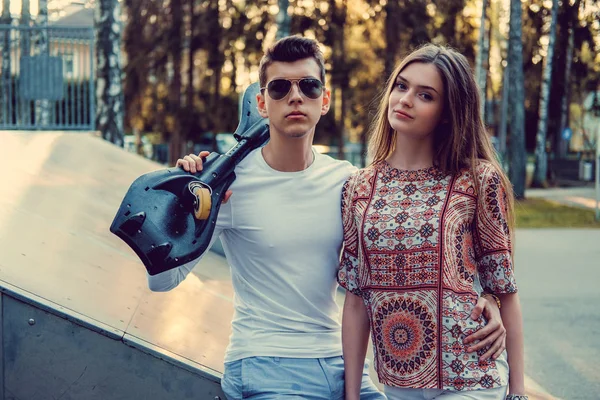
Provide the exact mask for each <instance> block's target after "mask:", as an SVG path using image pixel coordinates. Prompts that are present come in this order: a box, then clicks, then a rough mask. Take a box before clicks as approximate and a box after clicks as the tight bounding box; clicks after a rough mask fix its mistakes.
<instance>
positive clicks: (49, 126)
mask: <svg viewBox="0 0 600 400" xmlns="http://www.w3.org/2000/svg"><path fill="white" fill-rule="evenodd" d="M94 51H95V50H94V30H93V28H73V27H60V26H48V27H44V28H42V27H28V26H13V25H0V129H24V130H91V129H93V127H94V125H95V122H94V121H95V94H94V68H95V67H94Z"/></svg>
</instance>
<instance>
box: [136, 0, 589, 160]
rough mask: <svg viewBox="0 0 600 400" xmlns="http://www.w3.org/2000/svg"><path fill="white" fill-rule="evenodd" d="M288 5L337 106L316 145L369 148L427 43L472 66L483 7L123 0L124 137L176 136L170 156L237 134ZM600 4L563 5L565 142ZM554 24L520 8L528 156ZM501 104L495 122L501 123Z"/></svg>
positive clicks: (585, 77) (560, 88) (417, 0)
mask: <svg viewBox="0 0 600 400" xmlns="http://www.w3.org/2000/svg"><path fill="white" fill-rule="evenodd" d="M280 3H281V4H285V3H287V4H288V6H289V7H288V17H289V29H290V33H291V34H302V35H306V36H309V37H314V38H316V39H317V40H319V41H320V42H321V43H323V49H324V52H325V55H326V58H327V79H328V83H327V86H328V88H329V89H330V90H331V91H332V95H333V104H332V110H331V112H330V113H329V114H328V115H327V116H326V117H324V118H323V119H322V121H321V123H320V124H319V126H318V129H317V133H316V141H317V142H318V143H322V144H330V145H343V144H344V143H347V142H348V141H351V142H359V143H360V142H363V143H364V142H365V141H366V133H367V132H368V129H369V125H370V123H371V118H372V117H373V115H374V110H375V109H376V107H377V106H378V95H379V94H380V93H381V91H382V90H383V88H384V87H385V84H386V79H387V78H388V76H389V74H390V73H391V71H392V70H393V69H394V67H395V66H396V65H397V63H398V62H399V61H400V60H401V58H402V56H403V55H405V54H406V53H407V52H409V51H411V50H412V49H414V48H415V47H417V46H419V45H421V44H423V43H425V42H428V41H433V42H435V43H444V44H449V45H451V46H453V47H455V48H457V49H458V50H460V51H461V52H462V53H463V54H465V55H466V56H467V58H468V59H469V60H471V62H472V63H473V66H475V58H476V51H477V49H478V47H477V45H476V43H477V40H478V28H479V25H480V22H479V20H480V17H481V9H479V8H478V7H480V6H481V3H482V2H481V1H477V0H447V1H437V2H436V1H433V0H289V1H281V0H124V8H125V13H126V21H127V23H126V26H125V34H124V49H125V53H126V57H125V60H126V64H125V82H124V88H125V89H124V92H125V101H126V130H127V131H128V132H132V131H136V130H137V131H139V132H157V133H160V134H162V136H163V138H164V139H165V140H175V139H177V140H178V141H179V142H180V144H181V146H179V145H177V146H178V149H179V148H180V150H179V152H178V154H173V155H172V159H173V158H176V157H178V156H179V155H181V152H183V151H191V149H188V148H187V147H186V146H185V144H186V143H187V142H188V141H192V142H202V141H203V140H206V136H207V135H208V136H209V137H210V135H211V134H212V133H217V132H231V131H233V130H234V129H235V126H236V125H237V104H238V98H239V94H240V93H241V91H242V90H243V89H244V88H245V87H246V86H247V85H248V84H250V83H251V82H253V81H256V80H257V79H258V73H257V72H258V63H259V61H260V58H261V56H262V54H263V51H264V49H265V48H266V47H267V46H269V45H270V44H272V43H273V42H274V40H275V38H276V37H277V34H278V33H277V26H278V25H277V17H278V15H281V14H280V13H279V11H280V10H279V5H280ZM489 3H490V6H489V7H490V10H501V9H502V8H503V7H506V2H505V1H504V0H489ZM598 7H600V6H599V5H598V1H596V0H564V1H561V2H560V8H559V14H558V24H557V36H556V51H555V52H554V63H553V66H554V68H553V69H552V83H553V84H552V89H551V93H550V99H549V112H548V115H549V119H548V138H549V140H551V141H553V140H555V138H556V137H557V135H558V130H559V125H560V110H561V99H562V98H563V97H564V95H565V93H566V88H568V87H571V86H572V87H573V90H572V91H571V93H573V95H574V96H578V95H579V94H580V93H582V94H583V93H585V92H586V90H591V88H592V87H595V86H597V85H598V82H600V80H599V78H598V77H599V76H600V67H598V65H599V63H598V52H599V51H600V27H599V26H598V23H597V20H598V13H597V11H594V10H598ZM176 9H177V10H176ZM506 12H507V10H506ZM492 15H502V13H501V12H500V11H493V13H492V14H491V16H490V20H489V26H490V28H489V29H492V30H493V32H492V33H490V71H489V82H490V88H489V89H488V97H489V100H490V101H491V104H495V105H497V106H498V105H499V104H500V101H501V94H502V90H500V88H501V86H502V77H501V74H502V70H503V68H504V67H503V66H501V65H500V62H505V61H506V57H507V46H506V40H507V38H508V37H507V36H508V18H494V17H493V16H492ZM550 18H551V15H550V9H549V2H548V1H544V0H526V1H524V2H523V27H522V31H523V34H522V43H523V72H524V85H525V87H524V94H525V100H524V105H525V143H526V147H527V150H528V151H530V152H531V151H533V149H534V146H535V135H536V131H537V125H538V110H539V101H540V100H539V99H540V89H541V81H542V72H543V65H544V62H545V61H544V58H545V57H546V46H547V41H545V35H546V32H548V31H549V29H548V24H549V23H550ZM569 27H572V28H573V29H574V36H575V40H574V50H573V65H572V77H571V79H569V80H567V81H566V80H565V59H566V51H567V50H566V49H567V47H568V46H567V44H568V32H569ZM498 57H499V58H498ZM494 63H495V64H494ZM494 71H495V72H494ZM494 74H495V75H494ZM574 101H578V98H575V99H574ZM509 103H510V101H509ZM498 108H499V107H496V110H495V111H494V112H493V114H492V117H491V119H490V120H491V121H497V122H499V121H500V118H499V111H498ZM490 131H491V132H493V133H495V132H496V131H497V127H495V126H490ZM508 136H509V139H508V140H509V141H510V132H509V134H508ZM203 143H204V142H203ZM203 146H204V144H203ZM341 147H342V146H340V148H341ZM174 152H177V150H174Z"/></svg>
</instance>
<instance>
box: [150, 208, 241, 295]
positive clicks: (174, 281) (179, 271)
mask: <svg viewBox="0 0 600 400" xmlns="http://www.w3.org/2000/svg"><path fill="white" fill-rule="evenodd" d="M232 207H233V205H232V202H231V200H230V201H229V202H227V203H226V204H222V205H221V207H220V208H219V214H218V215H217V222H216V224H215V230H214V231H213V234H212V237H211V239H210V244H209V245H208V247H207V248H206V251H205V252H204V253H202V254H201V255H200V256H199V257H198V258H196V259H194V260H192V261H190V262H188V263H186V264H183V265H181V266H179V267H177V268H173V269H170V270H168V271H164V272H161V273H159V274H156V275H150V274H148V273H147V272H146V276H147V278H148V287H149V288H150V290H152V291H154V292H166V291H169V290H171V289H174V288H175V287H177V286H178V285H179V284H180V283H181V282H182V281H183V280H184V279H185V278H186V276H187V275H188V274H189V273H190V272H191V271H192V269H194V267H195V266H196V265H197V264H198V263H199V262H200V260H202V257H204V255H205V254H206V253H207V252H208V251H210V248H211V247H212V245H213V244H214V242H215V241H216V240H217V239H218V238H219V236H221V233H223V231H224V230H226V229H230V228H231V227H232V225H233V210H232Z"/></svg>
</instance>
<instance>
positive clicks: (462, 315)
mask: <svg viewBox="0 0 600 400" xmlns="http://www.w3.org/2000/svg"><path fill="white" fill-rule="evenodd" d="M476 173H477V178H478V179H479V182H480V185H479V186H480V189H481V193H477V192H476V189H475V185H474V182H473V178H472V174H471V173H470V172H469V171H467V170H465V171H463V172H462V173H461V174H459V175H458V176H448V175H445V174H443V173H442V172H441V171H440V170H438V169H436V168H434V167H432V168H428V169H422V170H417V171H403V170H398V169H396V168H393V167H391V166H390V165H389V164H388V163H387V162H385V161H383V162H380V163H377V164H375V165H374V166H371V167H368V168H366V169H363V170H360V171H358V172H357V173H356V174H355V175H353V176H352V177H350V178H349V180H348V181H347V182H346V184H345V185H344V189H343V191H342V216H343V221H344V250H343V253H342V259H341V263H340V269H339V271H338V282H339V283H340V285H341V286H343V287H344V288H345V289H346V290H349V291H350V292H352V293H354V294H356V295H359V296H361V297H362V298H363V299H364V302H365V305H366V307H367V311H368V314H369V319H370V325H371V335H372V340H373V346H374V354H375V369H376V370H377V374H378V377H379V381H380V382H381V383H383V384H384V385H388V386H394V387H399V388H439V389H444V390H475V389H487V388H496V387H499V386H504V385H507V384H508V366H507V364H506V359H505V357H504V354H503V356H502V357H500V358H498V359H497V360H496V361H491V360H489V361H484V362H479V361H478V357H479V355H481V354H483V353H484V352H485V350H486V349H484V350H482V351H480V352H478V354H476V353H467V352H466V346H465V345H464V344H463V340H464V338H465V337H466V336H468V335H470V334H471V333H473V332H475V331H476V330H478V329H479V328H481V327H483V326H485V324H486V321H485V320H484V319H483V318H481V320H477V321H474V320H472V319H471V318H470V314H471V310H472V309H473V308H474V307H475V305H476V303H477V299H478V297H479V295H480V293H481V292H482V290H486V291H489V292H492V293H514V292H516V291H517V286H516V283H515V279H514V276H513V269H512V261H511V240H510V234H509V230H508V224H507V207H506V205H507V203H506V194H505V192H504V189H503V188H502V186H501V181H500V176H499V174H498V173H497V172H496V171H495V169H494V167H493V166H492V165H491V164H489V163H486V162H481V163H480V164H479V165H478V167H477V170H476ZM478 200H479V201H478Z"/></svg>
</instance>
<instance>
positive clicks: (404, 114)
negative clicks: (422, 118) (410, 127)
mask: <svg viewBox="0 0 600 400" xmlns="http://www.w3.org/2000/svg"><path fill="white" fill-rule="evenodd" d="M394 113H395V114H396V115H398V116H399V117H401V118H406V119H415V118H414V117H412V116H411V115H410V114H407V113H406V112H404V111H402V110H394Z"/></svg>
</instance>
